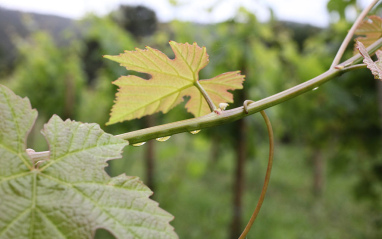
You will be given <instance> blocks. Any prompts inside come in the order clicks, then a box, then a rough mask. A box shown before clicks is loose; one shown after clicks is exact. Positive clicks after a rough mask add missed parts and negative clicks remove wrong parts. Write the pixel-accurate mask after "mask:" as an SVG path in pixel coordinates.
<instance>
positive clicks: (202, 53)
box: [105, 41, 244, 124]
mask: <svg viewBox="0 0 382 239" xmlns="http://www.w3.org/2000/svg"><path fill="white" fill-rule="evenodd" d="M170 46H171V48H172V50H173V52H174V53H175V58H174V59H169V58H168V57H167V56H166V55H165V54H163V53H162V52H160V51H159V50H156V49H153V48H151V47H146V49H145V50H142V49H136V50H135V51H125V52H124V53H122V54H120V55H118V56H105V58H108V59H110V60H113V61H116V62H119V63H120V64H121V66H124V67H126V68H127V69H128V70H132V71H136V72H141V73H147V74H149V75H150V76H151V78H150V79H149V80H145V79H143V78H140V77H138V76H135V75H128V76H122V77H120V78H119V79H118V80H116V81H114V82H113V83H114V84H116V85H117V86H119V92H118V93H117V95H116V101H115V104H114V106H113V108H112V110H111V117H110V120H109V122H108V123H107V124H113V123H117V122H121V121H124V120H130V119H134V118H140V117H142V116H145V115H150V114H153V113H156V112H159V111H162V112H163V113H166V112H168V111H169V110H170V109H172V108H173V107H175V106H176V105H177V104H179V103H180V102H182V101H183V97H185V96H190V99H189V101H188V102H187V104H186V108H187V110H188V111H189V112H190V113H192V114H193V115H194V116H195V117H198V116H201V115H205V114H208V113H210V112H211V111H210V108H209V106H208V104H207V102H206V100H205V99H204V98H203V95H202V94H201V92H200V91H199V89H198V88H197V87H196V86H195V85H196V83H197V82H199V83H200V84H201V85H202V87H203V88H204V89H205V90H206V91H207V93H208V94H209V96H210V98H211V99H212V101H213V103H214V104H215V105H217V104H219V103H222V102H225V103H230V102H233V96H232V94H231V93H230V92H228V90H235V89H242V88H243V86H242V83H243V81H244V76H243V75H240V72H239V71H234V72H227V73H223V74H221V75H218V76H216V77H214V78H211V79H207V80H199V71H200V70H201V69H203V68H204V67H205V66H206V65H207V64H208V61H209V60H208V54H207V52H206V48H205V47H199V46H198V45H197V44H196V43H194V44H192V45H190V44H188V43H185V44H181V43H176V42H174V41H170Z"/></svg>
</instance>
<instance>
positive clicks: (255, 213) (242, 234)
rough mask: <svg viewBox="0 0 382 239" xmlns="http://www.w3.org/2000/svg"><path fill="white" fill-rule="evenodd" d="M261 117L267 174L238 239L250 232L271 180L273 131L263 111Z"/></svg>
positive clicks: (242, 238)
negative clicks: (265, 137)
mask: <svg viewBox="0 0 382 239" xmlns="http://www.w3.org/2000/svg"><path fill="white" fill-rule="evenodd" d="M260 113H261V115H262V116H263V118H264V121H265V124H266V125H267V130H268V136H269V158H268V167H267V172H266V174H265V179H264V184H263V189H262V190H261V194H260V198H259V201H258V202H257V205H256V208H255V210H254V211H253V214H252V216H251V218H250V219H249V221H248V224H247V226H246V227H245V228H244V231H243V232H242V233H241V235H240V237H239V239H244V238H245V237H246V236H247V234H248V232H249V230H251V227H252V225H253V223H254V222H255V220H256V217H257V215H258V214H259V212H260V209H261V206H262V205H263V201H264V198H265V194H266V193H267V188H268V184H269V179H270V178H271V171H272V164H273V154H274V146H275V144H274V137H273V130H272V125H271V121H270V120H269V118H268V116H267V114H266V113H265V111H264V110H262V111H260Z"/></svg>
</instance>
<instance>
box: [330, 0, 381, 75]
mask: <svg viewBox="0 0 382 239" xmlns="http://www.w3.org/2000/svg"><path fill="white" fill-rule="evenodd" d="M378 2H379V0H374V1H373V2H372V3H370V5H369V6H368V7H367V8H365V9H363V11H362V13H361V14H360V15H359V16H358V18H357V20H356V21H355V22H354V23H353V26H352V27H351V28H350V30H349V32H348V34H347V35H346V37H345V39H344V41H343V42H342V44H341V46H340V49H339V50H338V52H337V54H336V56H335V57H334V60H333V63H332V65H331V67H330V68H331V69H332V68H334V67H335V66H337V65H338V63H339V62H340V60H341V57H342V56H343V54H344V52H345V50H346V47H347V46H348V44H349V42H350V40H351V39H352V37H353V35H354V32H355V30H356V29H357V27H358V25H359V24H360V23H361V22H362V20H363V19H364V18H365V17H366V15H367V14H368V13H369V12H370V10H371V9H372V8H373V7H374V5H375V4H377V3H378Z"/></svg>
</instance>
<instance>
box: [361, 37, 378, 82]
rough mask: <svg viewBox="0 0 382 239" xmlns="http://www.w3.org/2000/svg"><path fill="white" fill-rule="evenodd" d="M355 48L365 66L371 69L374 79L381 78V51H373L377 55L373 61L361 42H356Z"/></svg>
mask: <svg viewBox="0 0 382 239" xmlns="http://www.w3.org/2000/svg"><path fill="white" fill-rule="evenodd" d="M356 45H357V48H358V50H359V53H360V54H361V55H362V56H363V62H364V63H365V64H366V66H367V68H369V69H370V70H371V73H372V74H373V75H374V78H375V79H380V80H381V79H382V51H381V50H378V51H376V52H375V55H376V56H377V59H378V60H377V61H375V62H374V61H373V60H372V59H371V57H370V56H369V53H368V52H367V50H366V48H365V46H364V45H363V44H362V43H361V42H357V44H356Z"/></svg>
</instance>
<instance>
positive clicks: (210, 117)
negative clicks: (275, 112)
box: [116, 39, 382, 144]
mask: <svg viewBox="0 0 382 239" xmlns="http://www.w3.org/2000/svg"><path fill="white" fill-rule="evenodd" d="M381 46H382V39H379V40H377V41H376V42H375V43H373V44H372V45H371V46H369V47H368V48H367V51H368V52H369V54H372V53H374V52H375V51H376V50H377V49H379V48H380V47H381ZM362 59H363V57H362V56H361V55H360V54H356V55H355V56H353V57H351V58H350V59H348V60H346V61H345V62H343V63H341V64H340V65H341V66H344V67H341V68H340V69H336V68H332V69H329V70H328V71H326V72H324V73H322V74H321V75H319V76H317V77H315V78H313V79H311V80H308V81H306V82H303V83H301V84H299V85H296V86H294V87H292V88H289V89H287V90H284V91H282V92H279V93H277V94H275V95H272V96H269V97H267V98H264V99H262V100H259V101H256V102H254V103H251V104H249V105H248V106H247V109H248V114H247V113H246V112H244V107H243V106H241V107H237V108H234V109H231V110H225V111H222V112H221V114H219V115H218V114H216V113H213V112H212V113H210V114H207V115H204V116H201V117H198V118H192V119H187V120H182V121H178V122H173V123H169V124H165V125H158V126H154V127H150V128H145V129H141V130H136V131H132V132H128V133H124V134H120V135H116V137H118V138H122V139H125V140H128V141H129V143H130V144H136V143H140V142H146V141H147V140H150V139H155V138H159V137H164V136H170V135H173V134H178V133H182V132H187V131H188V132H190V131H193V130H200V129H204V128H209V127H212V126H217V125H221V124H225V123H229V122H233V121H236V120H238V119H241V118H244V117H246V116H248V115H251V114H254V113H256V112H259V111H261V110H265V109H267V108H269V107H271V106H274V105H277V104H280V103H282V102H284V101H287V100H289V99H292V98H294V97H297V96H299V95H301V94H303V93H305V92H308V91H311V90H312V89H314V88H315V87H317V86H320V85H322V84H323V83H325V82H327V81H329V80H331V79H333V78H334V77H336V76H339V75H341V74H343V73H345V72H347V71H349V70H348V69H351V68H350V67H352V66H351V65H352V64H357V63H359V62H361V61H362Z"/></svg>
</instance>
